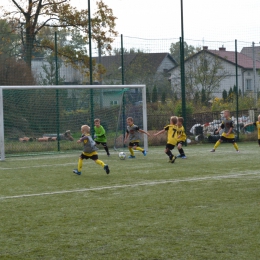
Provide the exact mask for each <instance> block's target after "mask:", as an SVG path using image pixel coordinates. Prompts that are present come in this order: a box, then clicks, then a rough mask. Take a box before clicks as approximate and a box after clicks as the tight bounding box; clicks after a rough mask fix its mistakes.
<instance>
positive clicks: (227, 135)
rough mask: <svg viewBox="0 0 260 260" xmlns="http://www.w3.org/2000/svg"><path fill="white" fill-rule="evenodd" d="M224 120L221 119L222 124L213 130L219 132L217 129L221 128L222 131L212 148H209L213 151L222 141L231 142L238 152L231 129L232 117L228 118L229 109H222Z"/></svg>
mask: <svg viewBox="0 0 260 260" xmlns="http://www.w3.org/2000/svg"><path fill="white" fill-rule="evenodd" d="M223 116H224V120H223V121H222V124H221V125H220V127H219V128H218V130H217V131H216V132H215V133H216V134H217V133H219V131H220V130H221V129H223V130H224V131H223V133H222V135H221V137H220V139H219V140H218V141H217V142H216V143H215V145H214V148H213V149H212V150H211V152H215V151H216V149H217V147H218V146H219V145H220V144H221V143H222V142H223V141H226V142H229V143H232V144H233V145H234V147H235V149H236V151H237V152H239V150H238V145H237V143H236V142H235V134H234V131H233V128H234V123H233V121H232V119H231V118H230V112H229V110H224V114H223Z"/></svg>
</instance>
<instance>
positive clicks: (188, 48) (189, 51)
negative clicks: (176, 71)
mask: <svg viewBox="0 0 260 260" xmlns="http://www.w3.org/2000/svg"><path fill="white" fill-rule="evenodd" d="M198 51H200V47H194V46H192V45H188V43H187V42H184V59H187V58H188V57H190V56H192V55H193V54H195V53H196V52H198ZM170 53H171V55H172V56H173V58H174V59H175V61H176V62H177V63H178V64H180V42H175V43H172V44H171V46H170Z"/></svg>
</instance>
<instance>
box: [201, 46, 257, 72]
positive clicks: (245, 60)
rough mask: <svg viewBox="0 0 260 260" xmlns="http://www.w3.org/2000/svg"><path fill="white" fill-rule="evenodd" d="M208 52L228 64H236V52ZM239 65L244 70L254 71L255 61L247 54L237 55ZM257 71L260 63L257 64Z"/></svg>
mask: <svg viewBox="0 0 260 260" xmlns="http://www.w3.org/2000/svg"><path fill="white" fill-rule="evenodd" d="M205 51H206V52H209V53H212V54H214V55H216V56H218V57H220V58H222V59H224V60H226V61H228V62H231V63H233V64H234V65H235V64H236V60H235V59H236V58H235V52H234V51H224V50H220V51H219V50H205ZM237 64H238V66H239V67H242V68H244V69H253V59H252V58H250V57H248V56H247V55H245V54H242V53H239V52H238V53H237ZM255 67H256V69H260V62H259V61H256V62H255Z"/></svg>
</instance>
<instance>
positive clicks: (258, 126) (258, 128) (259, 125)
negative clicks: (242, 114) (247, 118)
mask: <svg viewBox="0 0 260 260" xmlns="http://www.w3.org/2000/svg"><path fill="white" fill-rule="evenodd" d="M249 125H254V126H256V128H257V134H258V145H259V147H260V115H258V121H255V122H254V123H249V124H247V125H245V126H244V127H247V126H249Z"/></svg>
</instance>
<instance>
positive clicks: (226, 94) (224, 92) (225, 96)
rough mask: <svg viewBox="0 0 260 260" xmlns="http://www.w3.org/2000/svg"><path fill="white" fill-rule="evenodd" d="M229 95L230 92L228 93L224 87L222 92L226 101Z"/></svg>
mask: <svg viewBox="0 0 260 260" xmlns="http://www.w3.org/2000/svg"><path fill="white" fill-rule="evenodd" d="M227 97H228V93H227V91H226V90H225V89H224V90H223V92H222V98H223V100H224V101H226V100H227Z"/></svg>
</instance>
